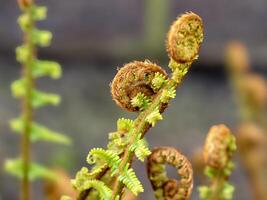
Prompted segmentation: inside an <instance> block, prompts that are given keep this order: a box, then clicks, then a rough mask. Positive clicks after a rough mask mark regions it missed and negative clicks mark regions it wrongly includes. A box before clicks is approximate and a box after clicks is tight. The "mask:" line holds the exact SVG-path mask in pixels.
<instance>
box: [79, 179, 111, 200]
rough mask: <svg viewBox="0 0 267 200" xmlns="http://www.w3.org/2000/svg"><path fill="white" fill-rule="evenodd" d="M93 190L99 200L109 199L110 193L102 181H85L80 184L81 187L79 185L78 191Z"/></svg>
mask: <svg viewBox="0 0 267 200" xmlns="http://www.w3.org/2000/svg"><path fill="white" fill-rule="evenodd" d="M90 188H93V189H95V190H96V191H97V192H98V195H99V198H100V199H101V200H107V199H110V198H111V194H112V191H111V189H110V188H109V187H108V186H106V185H105V183H103V182H102V181H98V180H86V181H84V182H82V185H79V188H78V189H79V190H80V191H84V190H87V189H90Z"/></svg>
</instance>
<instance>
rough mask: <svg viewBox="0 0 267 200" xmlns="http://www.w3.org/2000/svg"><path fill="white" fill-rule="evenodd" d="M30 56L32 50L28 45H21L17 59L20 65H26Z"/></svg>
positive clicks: (17, 52) (17, 50) (17, 51)
mask: <svg viewBox="0 0 267 200" xmlns="http://www.w3.org/2000/svg"><path fill="white" fill-rule="evenodd" d="M29 55H30V49H29V48H28V46H26V45H21V46H18V47H17V48H16V59H17V61H18V62H20V63H25V62H26V60H27V59H28V57H29Z"/></svg>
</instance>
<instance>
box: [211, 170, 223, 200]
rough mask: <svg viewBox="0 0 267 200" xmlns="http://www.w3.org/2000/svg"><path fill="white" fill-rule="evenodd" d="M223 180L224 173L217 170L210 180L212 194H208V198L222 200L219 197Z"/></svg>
mask: <svg viewBox="0 0 267 200" xmlns="http://www.w3.org/2000/svg"><path fill="white" fill-rule="evenodd" d="M224 182H225V175H224V173H223V171H222V170H219V171H218V172H217V174H216V176H215V178H214V179H213V180H212V185H211V188H212V195H211V196H210V200H213V199H217V200H223V199H222V198H221V193H222V188H223V185H224Z"/></svg>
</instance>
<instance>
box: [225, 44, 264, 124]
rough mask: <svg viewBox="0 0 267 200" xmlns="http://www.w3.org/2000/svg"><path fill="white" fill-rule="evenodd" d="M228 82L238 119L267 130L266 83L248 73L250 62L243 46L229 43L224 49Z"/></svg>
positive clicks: (262, 79) (257, 75) (259, 77)
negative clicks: (230, 86) (234, 96)
mask: <svg viewBox="0 0 267 200" xmlns="http://www.w3.org/2000/svg"><path fill="white" fill-rule="evenodd" d="M226 61H227V63H226V64H227V69H228V72H229V80H230V83H231V85H232V87H233V90H234V93H235V95H236V100H237V103H238V106H239V112H240V119H241V120H242V121H243V122H251V121H252V122H256V123H258V124H260V125H261V126H263V127H265V128H267V118H266V106H267V82H266V80H264V78H263V77H262V76H261V75H259V74H255V73H253V72H251V71H250V62H249V56H248V52H247V49H246V47H245V45H243V44H242V43H240V42H230V43H229V44H228V45H227V48H226Z"/></svg>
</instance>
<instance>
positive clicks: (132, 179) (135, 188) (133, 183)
mask: <svg viewBox="0 0 267 200" xmlns="http://www.w3.org/2000/svg"><path fill="white" fill-rule="evenodd" d="M118 178H119V181H120V182H122V183H123V184H124V185H126V187H127V188H128V189H129V190H131V191H132V192H133V193H134V194H135V195H136V196H137V195H138V194H139V193H140V192H143V191H144V188H143V186H142V184H141V182H140V181H139V180H138V178H137V177H136V175H135V172H134V170H133V169H132V168H129V165H127V166H126V167H125V168H124V169H123V171H122V173H120V174H119V177H118Z"/></svg>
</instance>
